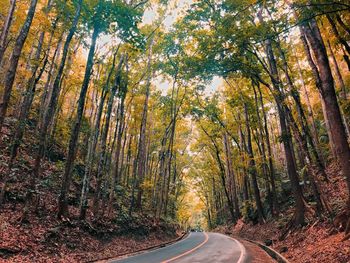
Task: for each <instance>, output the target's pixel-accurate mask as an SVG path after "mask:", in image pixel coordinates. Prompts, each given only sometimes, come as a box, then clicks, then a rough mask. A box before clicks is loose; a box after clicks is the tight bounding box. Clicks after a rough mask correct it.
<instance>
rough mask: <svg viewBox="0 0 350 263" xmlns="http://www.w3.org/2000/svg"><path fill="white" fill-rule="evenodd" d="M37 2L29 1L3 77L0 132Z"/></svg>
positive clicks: (34, 0)
mask: <svg viewBox="0 0 350 263" xmlns="http://www.w3.org/2000/svg"><path fill="white" fill-rule="evenodd" d="M37 3H38V0H31V1H30V6H29V10H28V13H27V16H26V19H25V21H24V24H23V26H22V28H21V30H20V32H19V34H18V36H17V39H16V42H15V46H14V48H13V51H12V55H11V57H10V60H9V61H10V63H9V68H8V70H7V72H6V75H5V84H4V94H3V96H2V102H1V104H0V132H1V129H2V125H3V123H4V119H5V116H6V112H7V108H8V106H9V103H10V98H11V93H12V87H13V83H14V81H15V77H16V72H17V65H18V61H19V59H20V57H21V53H22V48H23V45H24V42H25V41H26V39H27V36H28V32H29V29H30V26H31V25H32V21H33V17H34V14H35V9H36V6H37Z"/></svg>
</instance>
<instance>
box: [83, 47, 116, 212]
mask: <svg viewBox="0 0 350 263" xmlns="http://www.w3.org/2000/svg"><path fill="white" fill-rule="evenodd" d="M117 52H118V50H117V51H116V52H115V53H114V55H113V61H112V67H111V69H110V70H109V73H108V76H107V80H106V84H105V86H104V89H103V91H102V96H101V100H100V103H99V105H98V109H97V116H96V120H95V127H94V131H93V132H92V133H91V136H90V139H89V146H88V154H87V157H86V162H85V163H86V167H85V172H84V177H83V187H82V189H81V197H80V205H79V210H80V214H79V217H80V219H85V217H86V210H87V206H88V204H87V195H88V192H89V185H90V177H91V173H92V168H93V163H94V157H95V151H96V146H97V142H98V138H99V135H100V127H101V118H102V113H103V108H104V102H105V100H106V97H107V94H108V90H109V83H110V80H111V77H112V73H113V71H114V68H115V59H116V55H117Z"/></svg>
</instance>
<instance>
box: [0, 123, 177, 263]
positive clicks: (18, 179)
mask: <svg viewBox="0 0 350 263" xmlns="http://www.w3.org/2000/svg"><path fill="white" fill-rule="evenodd" d="M5 131H6V132H5V135H3V136H2V138H1V139H2V140H3V142H1V143H0V177H1V175H2V174H3V173H6V172H8V171H7V166H6V165H7V163H8V158H9V156H8V148H7V147H6V145H9V143H8V140H9V138H10V134H12V133H11V132H10V131H9V130H5ZM34 145H35V136H34V134H33V130H31V129H30V130H28V134H27V137H26V140H25V143H23V146H22V147H21V154H20V155H19V157H18V159H17V161H16V163H15V167H14V169H13V171H12V174H11V178H10V184H9V187H8V190H7V191H6V194H5V198H6V203H5V205H4V206H3V207H2V208H1V210H0V262H36V263H40V262H45V263H50V262H55V263H56V262H70V263H73V262H86V261H92V260H98V259H101V258H107V257H115V256H117V255H120V254H125V253H132V252H135V251H138V250H140V249H145V248H149V247H151V246H157V245H160V244H163V243H165V242H169V241H171V240H174V239H176V238H178V237H179V235H181V233H180V232H179V230H178V226H177V225H176V224H174V223H172V222H166V221H164V220H160V222H159V223H158V224H155V223H154V218H153V216H152V215H151V213H150V212H148V213H147V212H144V213H141V212H139V213H134V214H133V215H132V216H129V213H128V210H127V204H126V203H123V199H122V198H120V202H119V203H118V205H119V206H118V208H117V209H116V210H117V213H118V217H115V218H114V219H109V220H107V219H105V218H100V220H94V217H93V215H92V214H91V213H88V214H87V218H86V221H80V220H76V219H77V218H78V214H79V211H78V208H77V206H78V205H77V204H78V202H79V196H76V195H73V194H71V195H70V196H69V202H70V204H72V206H71V210H70V213H71V217H70V219H65V220H63V221H62V220H58V219H57V218H56V214H57V211H56V207H57V196H58V194H59V189H60V181H61V175H62V169H63V168H62V158H63V156H64V155H63V153H62V151H61V149H62V148H63V147H61V146H59V145H53V148H52V149H50V152H49V156H48V159H51V161H48V160H45V161H44V162H43V165H42V175H41V176H42V177H41V178H40V184H39V185H38V189H37V191H38V194H37V197H38V200H37V204H36V207H35V209H33V211H32V212H31V213H30V214H29V216H28V218H27V220H25V221H24V222H20V219H21V216H22V212H23V207H24V204H25V195H26V189H28V184H29V180H28V178H29V176H30V167H32V164H33V162H34V160H33V156H34V154H33V151H34V149H33V146H34ZM78 168H79V166H78ZM78 172H79V171H78ZM77 182H80V180H77V179H73V185H72V188H76V189H80V188H81V185H79V184H78V183H77ZM0 187H2V181H1V180H0ZM124 199H125V198H124ZM73 204H74V205H75V206H74V205H73ZM89 205H91V204H89Z"/></svg>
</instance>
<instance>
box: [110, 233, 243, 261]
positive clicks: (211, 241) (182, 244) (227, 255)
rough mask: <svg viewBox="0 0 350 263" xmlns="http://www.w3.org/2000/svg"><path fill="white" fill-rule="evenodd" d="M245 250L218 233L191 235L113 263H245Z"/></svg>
mask: <svg viewBox="0 0 350 263" xmlns="http://www.w3.org/2000/svg"><path fill="white" fill-rule="evenodd" d="M244 259H245V249H244V247H243V245H242V244H241V243H239V242H238V241H237V240H235V239H232V238H230V237H228V236H225V235H222V234H218V233H205V232H203V233H201V232H199V233H190V234H189V236H187V237H186V238H185V239H183V240H181V241H179V242H176V243H174V244H172V245H169V246H166V247H163V248H159V249H156V250H153V251H150V252H145V253H142V254H138V255H135V256H130V257H127V258H124V259H119V260H112V261H110V262H111V263H112V262H113V263H168V262H174V263H196V262H200V263H243V262H245V261H244Z"/></svg>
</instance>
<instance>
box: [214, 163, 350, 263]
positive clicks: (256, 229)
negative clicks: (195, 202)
mask: <svg viewBox="0 0 350 263" xmlns="http://www.w3.org/2000/svg"><path fill="white" fill-rule="evenodd" d="M327 174H328V176H329V179H330V183H329V184H324V185H323V188H324V191H325V196H327V198H328V201H329V204H330V206H331V207H332V208H333V209H334V211H335V213H336V214H337V213H338V212H339V211H340V210H341V208H342V207H343V206H345V204H344V201H342V200H346V185H345V180H344V177H342V176H340V175H339V170H338V166H337V165H336V164H335V163H333V164H331V165H329V167H328V168H327ZM292 214H293V210H292V209H290V208H288V207H287V208H284V209H283V210H282V212H281V214H280V216H279V218H277V219H270V220H267V221H266V222H265V223H264V224H252V223H245V222H243V221H242V220H239V221H238V223H237V224H236V225H235V226H225V227H224V226H223V227H219V228H218V229H217V231H219V232H223V233H226V234H230V235H232V236H236V237H241V238H246V239H249V240H254V241H258V242H260V243H263V244H265V245H269V246H270V247H271V248H273V249H274V250H276V251H277V252H279V253H281V254H282V255H283V256H284V257H285V258H286V259H287V260H289V261H290V262H291V263H321V262H322V263H349V262H350V240H347V241H342V239H343V238H344V233H341V232H339V231H338V229H337V228H336V227H335V226H334V225H333V224H332V222H330V221H328V220H320V219H318V218H316V217H315V216H314V217H313V218H308V224H307V225H306V226H304V227H303V228H299V229H297V230H294V231H290V232H289V233H288V234H287V236H286V237H285V238H284V239H283V240H280V237H281V235H282V234H283V233H284V231H285V227H286V225H287V223H288V222H289V220H290V218H291V217H292Z"/></svg>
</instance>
